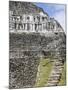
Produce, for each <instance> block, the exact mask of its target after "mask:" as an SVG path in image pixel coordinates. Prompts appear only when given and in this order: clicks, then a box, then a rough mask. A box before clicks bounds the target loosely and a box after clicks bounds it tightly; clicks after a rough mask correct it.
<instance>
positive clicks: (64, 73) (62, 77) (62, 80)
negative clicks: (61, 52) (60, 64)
mask: <svg viewBox="0 0 68 90" xmlns="http://www.w3.org/2000/svg"><path fill="white" fill-rule="evenodd" d="M58 85H60V86H63V85H66V63H64V68H63V71H62V76H61V79H60V82H59V84H58Z"/></svg>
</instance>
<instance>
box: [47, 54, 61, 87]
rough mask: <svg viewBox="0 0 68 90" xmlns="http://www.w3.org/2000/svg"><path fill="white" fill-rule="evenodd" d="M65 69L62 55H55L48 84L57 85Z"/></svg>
mask: <svg viewBox="0 0 68 90" xmlns="http://www.w3.org/2000/svg"><path fill="white" fill-rule="evenodd" d="M62 70H63V62H62V58H61V57H60V55H58V54H57V55H56V56H55V57H54V65H53V69H52V71H51V74H50V76H49V79H48V82H47V85H46V86H57V85H58V83H59V81H60V78H61V75H62Z"/></svg>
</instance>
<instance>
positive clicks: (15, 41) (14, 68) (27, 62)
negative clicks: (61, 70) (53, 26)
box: [9, 33, 66, 88]
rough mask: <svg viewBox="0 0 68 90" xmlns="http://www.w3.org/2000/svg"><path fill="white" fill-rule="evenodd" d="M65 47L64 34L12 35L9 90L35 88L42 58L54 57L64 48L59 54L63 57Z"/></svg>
mask: <svg viewBox="0 0 68 90" xmlns="http://www.w3.org/2000/svg"><path fill="white" fill-rule="evenodd" d="M65 45H66V42H65V34H64V33H59V34H58V35H55V34H53V35H52V36H50V35H49V36H46V35H40V34H39V33H33V34H32V33H31V34H26V33H22V34H17V33H15V34H14V33H10V55H9V59H10V61H9V64H10V65H9V88H23V87H33V86H34V84H35V81H36V75H37V69H38V65H39V60H40V57H41V56H43V57H45V58H46V57H49V56H51V57H53V56H55V55H56V52H54V51H56V50H57V49H58V48H59V49H62V48H64V49H62V50H60V52H59V53H60V55H61V57H62V56H63V55H64V54H65V47H66V46H65ZM55 46H56V47H55ZM62 52H63V53H62ZM63 57H65V56H63ZM63 61H65V58H64V59H63Z"/></svg>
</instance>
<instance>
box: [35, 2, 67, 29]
mask: <svg viewBox="0 0 68 90" xmlns="http://www.w3.org/2000/svg"><path fill="white" fill-rule="evenodd" d="M35 4H36V5H37V6H38V7H41V8H43V10H44V11H45V12H47V13H48V15H49V16H50V17H54V18H55V19H56V20H57V21H58V22H59V23H60V25H61V26H62V27H63V29H64V30H65V5H63V4H47V3H35Z"/></svg>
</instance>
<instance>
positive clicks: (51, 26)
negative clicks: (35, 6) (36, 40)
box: [9, 11, 62, 32]
mask: <svg viewBox="0 0 68 90" xmlns="http://www.w3.org/2000/svg"><path fill="white" fill-rule="evenodd" d="M9 29H10V32H47V31H53V32H55V31H62V29H61V26H60V24H59V23H58V22H57V21H56V20H55V19H54V18H50V17H49V16H48V15H47V14H45V13H43V12H40V13H34V14H32V13H30V14H25V13H24V14H20V15H14V14H13V11H9Z"/></svg>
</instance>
